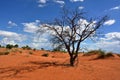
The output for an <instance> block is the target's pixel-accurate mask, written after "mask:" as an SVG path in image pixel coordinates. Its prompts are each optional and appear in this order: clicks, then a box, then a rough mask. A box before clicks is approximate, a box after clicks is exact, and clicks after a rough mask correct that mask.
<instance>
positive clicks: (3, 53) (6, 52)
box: [0, 51, 10, 55]
mask: <svg viewBox="0 0 120 80" xmlns="http://www.w3.org/2000/svg"><path fill="white" fill-rule="evenodd" d="M9 53H10V52H9V51H5V52H0V55H8V54H9Z"/></svg>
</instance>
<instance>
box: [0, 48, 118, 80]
mask: <svg viewBox="0 0 120 80" xmlns="http://www.w3.org/2000/svg"><path fill="white" fill-rule="evenodd" d="M32 52H33V54H32V55H30V54H29V51H28V50H25V51H22V53H19V52H17V54H14V53H12V54H9V55H2V56H0V80H120V58H119V57H114V58H108V59H99V60H90V59H91V58H93V56H79V59H78V64H77V65H76V66H75V67H69V66H68V65H67V64H68V63H69V56H68V54H65V53H60V52H49V51H32ZM44 53H48V54H49V56H48V57H43V56H41V55H42V54H44Z"/></svg>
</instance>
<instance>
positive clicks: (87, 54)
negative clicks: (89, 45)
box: [84, 49, 105, 56]
mask: <svg viewBox="0 0 120 80" xmlns="http://www.w3.org/2000/svg"><path fill="white" fill-rule="evenodd" d="M95 54H99V55H101V56H102V55H105V52H104V51H102V50H100V49H99V50H91V51H88V52H87V53H85V54H84V56H91V55H95Z"/></svg>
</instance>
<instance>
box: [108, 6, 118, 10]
mask: <svg viewBox="0 0 120 80" xmlns="http://www.w3.org/2000/svg"><path fill="white" fill-rule="evenodd" d="M119 9H120V6H116V7H113V8H111V9H110V10H119Z"/></svg>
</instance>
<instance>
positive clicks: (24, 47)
mask: <svg viewBox="0 0 120 80" xmlns="http://www.w3.org/2000/svg"><path fill="white" fill-rule="evenodd" d="M22 49H24V50H25V49H27V50H31V47H29V46H28V45H26V46H23V47H22Z"/></svg>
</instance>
